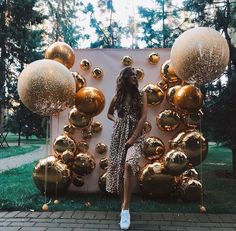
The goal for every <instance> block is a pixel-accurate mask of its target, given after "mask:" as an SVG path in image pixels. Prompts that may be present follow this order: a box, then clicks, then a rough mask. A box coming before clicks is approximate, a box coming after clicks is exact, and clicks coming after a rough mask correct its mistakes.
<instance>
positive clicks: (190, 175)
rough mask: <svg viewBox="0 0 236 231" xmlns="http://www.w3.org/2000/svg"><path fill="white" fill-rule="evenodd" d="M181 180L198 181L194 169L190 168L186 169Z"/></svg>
mask: <svg viewBox="0 0 236 231" xmlns="http://www.w3.org/2000/svg"><path fill="white" fill-rule="evenodd" d="M182 176H183V178H188V179H189V178H191V179H195V180H197V179H198V173H197V171H196V169H194V168H191V169H188V170H186V171H185V172H184V173H183V174H182Z"/></svg>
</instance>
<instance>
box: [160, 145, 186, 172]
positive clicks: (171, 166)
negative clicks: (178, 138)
mask: <svg viewBox="0 0 236 231" xmlns="http://www.w3.org/2000/svg"><path fill="white" fill-rule="evenodd" d="M163 159H164V160H163V163H164V167H165V170H166V173H168V174H170V175H172V176H178V175H180V174H181V173H183V172H184V171H185V170H186V169H187V168H188V158H187V156H186V155H185V153H184V152H182V151H181V150H176V149H172V150H170V151H169V152H167V153H166V154H165V156H164V158H163Z"/></svg>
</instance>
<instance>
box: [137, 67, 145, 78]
mask: <svg viewBox="0 0 236 231" xmlns="http://www.w3.org/2000/svg"><path fill="white" fill-rule="evenodd" d="M136 76H137V78H138V79H140V80H143V79H144V70H143V69H142V68H137V69H136Z"/></svg>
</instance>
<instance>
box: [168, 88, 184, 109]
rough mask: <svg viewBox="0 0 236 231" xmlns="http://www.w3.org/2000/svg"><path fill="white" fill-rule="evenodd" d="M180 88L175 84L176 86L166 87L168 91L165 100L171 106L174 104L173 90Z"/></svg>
mask: <svg viewBox="0 0 236 231" xmlns="http://www.w3.org/2000/svg"><path fill="white" fill-rule="evenodd" d="M180 88H181V86H180V85H176V86H173V87H171V88H169V89H168V91H167V93H166V100H167V102H168V103H169V104H170V105H171V106H175V105H174V95H175V92H176V91H178V90H179V89H180Z"/></svg>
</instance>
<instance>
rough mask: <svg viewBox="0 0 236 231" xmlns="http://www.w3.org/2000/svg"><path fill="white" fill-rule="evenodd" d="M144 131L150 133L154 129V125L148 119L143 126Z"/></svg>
mask: <svg viewBox="0 0 236 231" xmlns="http://www.w3.org/2000/svg"><path fill="white" fill-rule="evenodd" d="M143 129H144V132H145V133H149V132H150V131H151V130H152V125H151V123H150V122H148V121H146V122H145V123H144V126H143Z"/></svg>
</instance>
